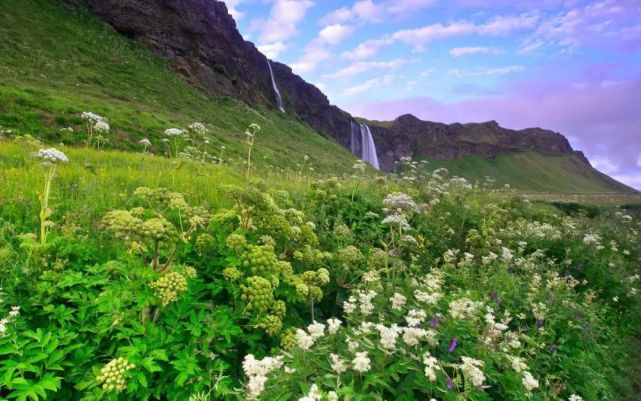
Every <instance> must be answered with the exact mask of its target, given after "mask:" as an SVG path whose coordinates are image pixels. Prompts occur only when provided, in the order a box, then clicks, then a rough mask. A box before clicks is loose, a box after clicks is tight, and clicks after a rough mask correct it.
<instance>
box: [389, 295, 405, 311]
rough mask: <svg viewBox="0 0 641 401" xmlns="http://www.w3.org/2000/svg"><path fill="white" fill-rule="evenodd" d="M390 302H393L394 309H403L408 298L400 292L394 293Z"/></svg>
mask: <svg viewBox="0 0 641 401" xmlns="http://www.w3.org/2000/svg"><path fill="white" fill-rule="evenodd" d="M389 300H390V302H392V309H396V310H401V309H403V306H405V302H407V298H405V296H403V294H399V293H398V292H395V293H394V296H393V297H391V298H390V299H389Z"/></svg>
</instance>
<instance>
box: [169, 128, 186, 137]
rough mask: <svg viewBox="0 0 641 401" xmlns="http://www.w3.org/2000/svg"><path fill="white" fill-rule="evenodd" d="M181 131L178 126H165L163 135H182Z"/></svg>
mask: <svg viewBox="0 0 641 401" xmlns="http://www.w3.org/2000/svg"><path fill="white" fill-rule="evenodd" d="M182 134H183V131H182V130H181V129H178V128H167V129H166V130H165V136H182Z"/></svg>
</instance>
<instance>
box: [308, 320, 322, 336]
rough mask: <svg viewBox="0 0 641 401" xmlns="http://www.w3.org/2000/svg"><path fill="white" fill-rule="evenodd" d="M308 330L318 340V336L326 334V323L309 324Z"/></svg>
mask: <svg viewBox="0 0 641 401" xmlns="http://www.w3.org/2000/svg"><path fill="white" fill-rule="evenodd" d="M307 331H308V332H309V335H310V336H312V338H313V339H314V340H316V339H317V338H321V337H323V336H324V335H325V325H324V324H322V323H317V322H314V323H312V324H310V325H309V326H307Z"/></svg>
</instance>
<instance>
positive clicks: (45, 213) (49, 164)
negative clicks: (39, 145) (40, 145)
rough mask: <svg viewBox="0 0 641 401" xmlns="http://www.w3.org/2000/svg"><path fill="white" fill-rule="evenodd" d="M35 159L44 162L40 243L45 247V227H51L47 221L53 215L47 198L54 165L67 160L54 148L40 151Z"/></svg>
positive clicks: (53, 173)
mask: <svg viewBox="0 0 641 401" xmlns="http://www.w3.org/2000/svg"><path fill="white" fill-rule="evenodd" d="M36 157H38V158H40V159H43V160H44V162H43V163H42V167H43V169H44V171H45V173H44V176H45V188H44V192H43V194H42V196H41V197H40V243H41V244H42V245H45V244H46V243H47V227H48V226H50V225H51V223H50V222H49V221H48V220H47V219H48V218H49V216H51V214H52V213H53V211H52V210H51V209H50V208H49V196H50V195H51V182H52V181H53V177H54V175H55V173H56V163H57V162H63V163H66V162H68V161H69V159H68V158H67V156H66V155H65V154H64V153H62V152H61V151H59V150H57V149H55V148H50V149H40V150H39V151H38V153H36Z"/></svg>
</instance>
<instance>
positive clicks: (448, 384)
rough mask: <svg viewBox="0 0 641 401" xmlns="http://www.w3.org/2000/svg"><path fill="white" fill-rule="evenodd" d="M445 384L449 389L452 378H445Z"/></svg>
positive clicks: (451, 384)
mask: <svg viewBox="0 0 641 401" xmlns="http://www.w3.org/2000/svg"><path fill="white" fill-rule="evenodd" d="M445 385H446V386H447V388H449V389H451V388H452V386H453V385H454V383H452V379H450V378H449V377H448V378H447V379H445Z"/></svg>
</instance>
